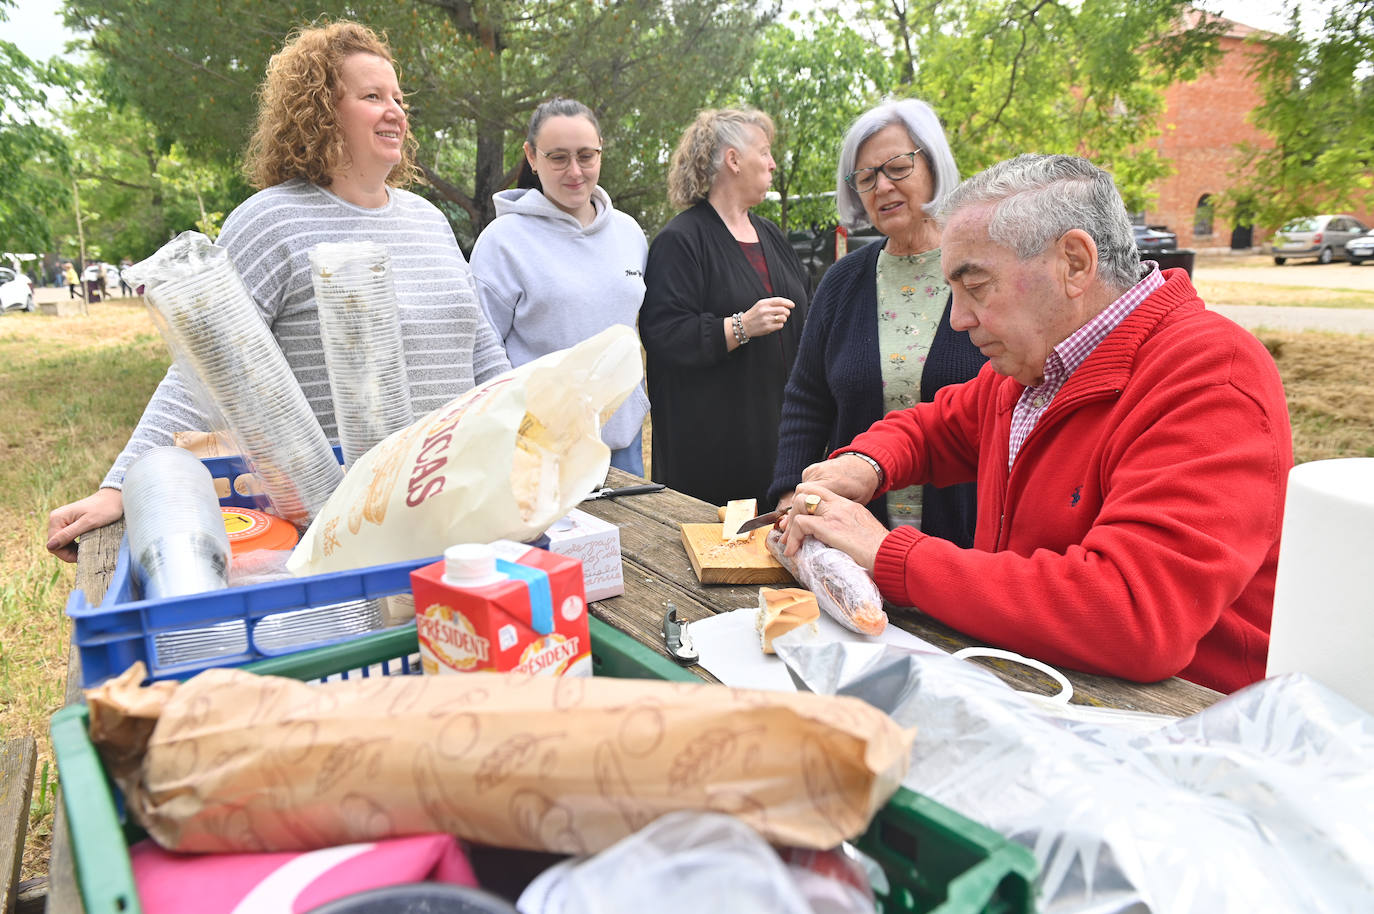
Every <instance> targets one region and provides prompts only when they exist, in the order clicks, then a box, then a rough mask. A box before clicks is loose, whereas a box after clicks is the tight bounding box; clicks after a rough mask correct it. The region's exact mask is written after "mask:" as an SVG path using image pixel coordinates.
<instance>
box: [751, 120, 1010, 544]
mask: <svg viewBox="0 0 1374 914" xmlns="http://www.w3.org/2000/svg"><path fill="white" fill-rule="evenodd" d="M958 183H959V170H958V168H957V167H956V166H955V164H954V156H953V154H952V153H951V152H950V149H949V142H948V141H947V140H946V139H945V133H944V130H943V129H942V128H941V127H940V121H939V119H938V118H937V117H936V115H935V112H934V111H933V110H932V109H931V107H930V106H929V105H927V104H925V103H924V102H921V101H917V100H915V99H903V100H900V101H888V102H884V103H883V104H881V105H879V106H877V107H876V108H873V109H871V110H869V111H867V112H866V113H864V114H862V115H860V117H859V118H858V119H857V120H855V122H854V124H853V125H852V126H851V127H850V128H849V131H848V132H847V133H846V134H845V138H844V144H843V146H842V147H841V150H840V162H839V167H838V169H837V171H836V189H835V190H836V193H835V200H836V204H837V206H838V208H839V213H840V220H841V222H842V223H844V224H845V225H846V226H848V227H850V228H858V227H862V226H863V225H864V224H871V225H873V227H874V228H876V229H877V230H878V231H879V232H881V233H882V234H883V235H884V236H886V237H885V238H884V239H883V240H882V241H879V242H874V243H873V244H870V245H867V246H865V247H862V248H860V249H858V250H856V251H853V252H851V253H850V254H848V255H846V256H845V257H843V258H842V259H841V260H840V261H839V262H838V263H836V264H835V265H834V266H832V267H831V268H830V269H829V270H828V271H827V272H826V274H825V276H824V277H823V278H822V279H821V283H820V286H819V287H818V288H817V289H816V295H815V298H814V300H813V301H812V303H811V312H810V314H809V315H808V317H807V321H806V329H805V332H804V333H803V335H802V341H801V349H800V351H799V352H798V354H797V359H796V364H795V365H794V366H793V369H792V375H791V378H790V379H789V380H788V383H787V388H786V393H785V396H784V401H783V409H782V421H781V427H780V429H779V433H778V457H777V462H776V465H775V467H774V471H773V484H772V486H771V487H770V489H769V492H768V499H767V501H768V503H769V504H775V503H778V502H780V501H781V502H787V503H790V501H791V497H792V490H793V489H794V488H795V487H796V485H797V483H799V482H800V481H801V478H802V470H804V469H805V468H806V467H807V466H809V465H810V464H812V463H815V462H816V461H818V460H823V459H824V458H825V457H826V455H828V454H829V453H830V452H831V451H833V450H834V449H835V448H838V447H842V446H844V445H846V444H848V443H849V442H850V441H851V440H853V438H854V437H855V436H856V435H858V434H859V433H861V432H863V431H865V430H867V429H868V427H869V426H870V425H872V424H873V423H874V422H876V421H877V420H879V419H881V418H882V417H883V416H884V415H885V414H886V413H888V412H891V411H892V410H898V409H906V408H908V407H910V406H914V405H915V404H917V403H919V402H923V401H929V400H931V399H933V398H934V396H935V393H936V391H938V390H939V389H940V388H942V387H945V386H947V385H950V384H959V383H962V382H964V381H967V380H968V379H969V378H972V377H973V376H974V375H976V374H977V373H978V371H979V369H981V368H982V366H983V363H984V362H985V361H986V358H985V357H984V356H983V354H982V353H981V352H979V351H978V349H977V347H975V346H974V345H973V344H972V343H971V342H970V341H969V338H968V333H967V332H964V331H955V330H954V329H953V328H952V327H951V326H950V322H949V313H950V301H951V299H950V290H949V286H948V285H947V284H946V283H945V280H944V276H943V273H942V272H941V269H940V228H939V226H938V225H937V224H936V223H935V219H934V213H935V211H936V206H937V203H938V201H939V200H940V198H941V197H942V196H943V195H944V194H947V193H949V192H950V191H951V190H953V189H954V187H955V186H956V185H957V184H958ZM856 459H857V458H856ZM975 497H976V496H975V490H974V486H973V484H971V483H965V484H961V485H955V486H949V487H945V488H940V487H936V486H913V487H911V488H909V489H903V490H901V491H897V492H889V493H887V495H886V496H883V497H880V498H878V499H876V500H875V501H873V502H872V503H870V504H869V505H868V508H869V510H870V511H871V512H872V513H873V515H874V516H875V517H877V518H878V520H880V521H882V522H883V523H884V524H886V525H887V526H889V527H892V528H895V527H897V526H901V525H910V526H914V527H919V528H920V529H921V530H922V531H923V532H925V533H928V534H931V535H933V536H939V537H942V538H944V539H947V540H950V541H951V542H954V543H957V544H959V545H961V546H965V547H967V546H970V545H972V544H973V526H974V519H975V516H976V513H977V511H976V507H977V506H976V502H975Z"/></svg>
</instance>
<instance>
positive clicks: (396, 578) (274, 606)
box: [67, 539, 437, 688]
mask: <svg viewBox="0 0 1374 914" xmlns="http://www.w3.org/2000/svg"><path fill="white" fill-rule="evenodd" d="M436 560H437V558H425V559H418V560H415V561H409V562H397V563H394V564H390V565H375V566H372V567H370V568H360V569H357V570H354V571H341V572H334V573H331V574H319V575H311V576H310V577H303V578H292V579H290V580H285V581H273V582H271V583H267V584H250V585H247V586H244V587H230V588H228V589H226V590H215V591H210V592H208V593H203V594H194V595H192V596H185V597H171V598H168V599H164V600H135V599H134V582H133V573H132V568H131V562H130V559H129V544H128V540H127V539H126V540H125V542H124V543H122V544H121V545H120V549H119V560H118V562H117V564H116V565H115V571H114V577H113V578H112V579H111V581H110V586H109V589H108V590H107V591H106V593H105V599H104V600H103V601H102V602H101V604H100V605H99V606H92V605H91V603H90V602H89V601H88V600H87V599H86V595H85V594H84V593H82V592H81V591H80V590H76V591H73V592H72V595H71V597H69V598H68V600H67V615H68V616H70V617H71V619H72V626H73V629H72V642H73V644H75V645H76V647H77V649H78V650H79V651H80V652H81V684H82V686H83V687H86V688H89V687H90V686H93V685H95V684H96V683H99V682H102V681H104V680H105V679H108V678H109V677H111V676H116V675H118V674H120V673H122V672H124V670H126V669H128V668H129V666H130V665H131V664H132V663H134V662H135V661H138V660H141V661H143V663H144V664H145V665H146V666H147V667H148V671H149V674H148V675H149V678H150V679H174V678H183V677H186V676H190V675H193V674H195V673H199V672H200V671H201V670H205V669H209V668H210V667H218V666H239V665H241V664H244V663H251V662H253V661H255V660H263V659H265V658H268V657H273V656H278V655H280V654H283V653H292V652H294V651H295V650H299V649H300V648H292V649H289V650H272V649H270V648H265V647H264V646H262V645H260V644H258V643H257V639H256V638H255V632H256V629H257V626H258V623H259V622H261V620H262V619H263V618H264V617H266V616H272V615H276V614H277V613H282V612H289V611H291V610H297V609H310V608H317V607H321V606H330V605H332V604H335V603H346V602H349V601H352V600H370V599H376V598H378V597H384V596H390V595H392V594H398V593H408V592H409V591H410V572H411V571H412V570H413V569H416V568H419V567H421V566H422V565H427V564H429V563H430V562H433V561H436ZM226 623H227V624H230V625H235V624H238V625H241V626H242V629H243V650H240V651H237V652H235V653H225V654H219V655H216V656H214V657H209V658H205V659H200V660H194V661H190V662H183V663H165V662H163V661H162V660H160V658H159V656H158V651H157V642H158V640H159V636H161V635H171V634H174V633H184V632H186V631H188V630H198V629H208V628H210V627H211V626H215V625H221V624H226ZM412 626H413V623H412ZM338 640H342V639H334V641H335V642H337V641H338ZM322 643H327V642H317V643H316V644H312V645H309V646H310V647H317V646H319V645H320V644H322Z"/></svg>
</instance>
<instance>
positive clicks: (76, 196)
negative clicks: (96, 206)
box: [72, 178, 91, 314]
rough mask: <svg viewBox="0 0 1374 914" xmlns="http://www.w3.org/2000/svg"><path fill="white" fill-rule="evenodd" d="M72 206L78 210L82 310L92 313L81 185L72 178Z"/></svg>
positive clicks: (77, 271)
mask: <svg viewBox="0 0 1374 914" xmlns="http://www.w3.org/2000/svg"><path fill="white" fill-rule="evenodd" d="M72 208H73V209H74V210H75V211H76V246H77V248H78V249H79V250H80V251H81V265H80V266H78V267H77V268H76V281H77V282H79V283H81V311H82V313H83V314H90V313H91V308H90V305H89V304H88V303H87V302H86V230H85V229H84V228H82V226H81V186H80V185H79V184H77V181H76V179H75V178H72Z"/></svg>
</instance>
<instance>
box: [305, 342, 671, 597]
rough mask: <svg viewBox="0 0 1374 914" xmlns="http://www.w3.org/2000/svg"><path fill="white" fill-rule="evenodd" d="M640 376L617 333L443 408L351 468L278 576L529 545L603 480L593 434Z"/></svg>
mask: <svg viewBox="0 0 1374 914" xmlns="http://www.w3.org/2000/svg"><path fill="white" fill-rule="evenodd" d="M643 373H644V369H643V363H642V362H641V361H640V349H639V337H638V336H637V335H636V334H635V332H634V330H633V329H632V328H630V327H625V326H620V325H617V326H614V327H610V328H608V329H606V330H603V331H602V332H601V333H598V334H597V335H596V336H594V337H592V338H591V339H588V340H585V341H583V342H581V343H579V344H578V345H576V346H573V347H572V348H570V349H563V350H560V351H558V352H552V353H550V354H548V355H546V356H544V357H542V358H539V359H536V360H535V361H533V362H528V363H526V364H524V365H521V366H520V367H519V368H516V369H514V370H512V371H509V372H507V373H505V374H503V375H501V376H500V377H497V378H494V379H492V380H491V381H488V382H487V383H485V384H482V385H479V386H478V387H476V388H474V389H472V390H470V391H468V392H467V393H465V394H463V395H462V396H460V397H457V398H455V399H453V400H451V401H449V402H448V403H447V404H445V405H444V406H441V407H440V408H438V409H436V410H434V412H432V413H430V414H429V415H427V416H425V417H424V418H423V419H420V420H418V421H417V422H415V423H414V424H413V425H411V426H410V427H409V428H405V429H402V430H401V431H399V432H395V433H393V434H392V435H390V436H389V437H388V438H386V439H385V440H384V441H382V442H381V443H380V444H378V445H377V446H376V447H374V448H372V450H370V451H368V452H367V453H366V454H364V455H363V456H362V457H361V458H359V459H358V460H357V461H356V462H355V463H354V464H353V466H352V467H351V468H350V469H349V471H348V474H347V475H346V476H345V477H344V480H343V483H342V484H340V486H339V487H338V489H336V490H335V492H334V494H333V495H332V496H331V497H330V499H329V501H328V502H327V503H326V504H325V506H324V508H323V509H322V510H321V511H320V512H319V514H318V515H317V516H316V517H315V520H314V522H313V523H312V524H311V525H310V529H308V530H307V531H306V533H305V536H303V537H302V538H301V541H300V544H299V545H298V546H297V547H296V550H295V552H294V553H292V555H291V559H290V561H289V562H287V568H288V569H290V571H291V572H292V573H293V574H297V575H307V574H322V573H324V572H331V571H346V570H349V569H352V568H360V567H363V566H366V565H381V564H386V563H388V562H402V561H407V560H410V559H419V558H426V557H428V556H432V555H438V554H439V553H441V552H443V551H444V549H445V548H446V547H447V546H451V545H453V544H454V543H487V542H491V541H493V540H498V539H510V540H520V541H527V540H530V539H533V538H534V537H536V536H538V535H539V534H541V533H543V532H544V530H546V529H547V528H548V526H549V525H550V524H552V523H553V522H554V521H556V520H557V519H558V518H560V517H563V516H564V515H566V514H567V513H568V512H569V511H570V510H572V509H573V508H574V507H576V506H577V505H578V503H579V502H581V501H582V499H583V498H584V497H585V496H586V495H587V493H588V492H590V491H591V490H592V489H593V488H595V487H597V486H599V485H601V483H602V481H603V480H604V479H605V477H606V469H607V467H609V465H610V456H611V452H610V449H609V448H607V447H606V445H605V444H603V443H602V441H601V424H602V422H604V421H605V420H606V419H609V418H610V416H611V414H612V413H613V412H615V410H616V408H617V407H619V406H620V404H621V403H622V402H624V400H625V398H626V397H628V396H629V395H630V394H631V393H632V392H633V391H634V389H635V388H636V387H637V386H638V385H639V382H640V379H641V378H642V376H643Z"/></svg>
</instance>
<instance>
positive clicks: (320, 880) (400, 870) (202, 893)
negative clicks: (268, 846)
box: [129, 835, 477, 914]
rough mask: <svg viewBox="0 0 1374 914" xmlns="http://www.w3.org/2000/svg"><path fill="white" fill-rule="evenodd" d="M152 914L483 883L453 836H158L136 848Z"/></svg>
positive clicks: (273, 908)
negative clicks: (196, 845)
mask: <svg viewBox="0 0 1374 914" xmlns="http://www.w3.org/2000/svg"><path fill="white" fill-rule="evenodd" d="M129 858H130V862H131V863H132V864H133V871H134V884H135V885H136V886H137V888H138V896H139V901H140V902H141V904H142V906H143V910H144V911H145V912H146V914H173V912H185V911H190V910H194V911H196V912H198V914H247V912H250V911H251V912H253V914H278V912H280V914H301V912H305V911H309V910H311V909H312V908H317V907H319V906H320V905H322V904H324V903H325V902H328V901H333V900H334V899H335V898H342V897H344V896H347V895H352V894H354V893H356V892H362V891H365V890H367V889H374V888H378V887H380V886H387V885H401V884H404V883H408V882H444V883H450V884H453V885H466V886H475V885H477V880H476V878H475V877H474V876H473V872H472V867H471V866H470V865H469V863H468V859H467V856H466V855H465V854H464V853H463V850H462V848H461V847H460V846H459V844H458V839H457V838H454V837H453V836H452V835H413V836H410V837H406V838H391V839H389V840H386V841H377V842H370V843H365V844H350V845H346V846H344V847H331V848H324V849H322V850H317V851H311V852H309V853H305V854H297V853H277V854H173V853H169V852H167V851H164V850H163V849H162V848H160V847H158V846H157V845H156V844H154V843H153V842H152V841H140V842H139V843H137V844H135V845H134V846H133V847H131V848H130V849H129Z"/></svg>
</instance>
